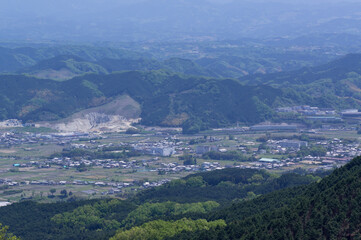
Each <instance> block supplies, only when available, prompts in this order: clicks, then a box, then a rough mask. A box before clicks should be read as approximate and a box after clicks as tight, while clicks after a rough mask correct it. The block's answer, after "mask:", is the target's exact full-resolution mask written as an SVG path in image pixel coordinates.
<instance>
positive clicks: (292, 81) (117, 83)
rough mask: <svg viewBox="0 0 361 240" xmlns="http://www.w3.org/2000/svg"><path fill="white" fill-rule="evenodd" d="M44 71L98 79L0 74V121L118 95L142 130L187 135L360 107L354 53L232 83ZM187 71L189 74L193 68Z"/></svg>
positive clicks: (63, 113)
mask: <svg viewBox="0 0 361 240" xmlns="http://www.w3.org/2000/svg"><path fill="white" fill-rule="evenodd" d="M64 59H66V60H65V61H63V60H64ZM69 59H73V60H69ZM181 62H182V61H181ZM178 63H179V61H178V60H172V61H169V62H168V64H169V65H170V66H173V68H179V67H180V66H178V65H177V64H178ZM47 64H50V65H52V64H55V65H58V64H60V66H63V65H66V66H67V67H70V68H73V69H75V70H74V71H73V72H74V73H75V72H76V71H77V69H83V70H87V69H88V70H89V69H90V71H99V72H103V73H101V74H96V73H92V74H85V75H81V76H78V77H74V78H72V79H70V80H67V81H62V82H58V81H52V80H46V79H37V78H34V77H30V76H25V75H0V82H1V86H2V88H0V99H1V101H0V119H9V118H18V119H21V120H24V121H28V122H34V121H45V120H58V119H61V118H65V117H68V116H69V115H71V114H73V113H75V112H78V111H80V110H83V109H87V108H91V107H96V106H100V105H102V104H106V103H108V102H110V101H112V100H113V99H115V98H117V97H118V96H120V95H129V96H130V97H131V98H133V99H134V100H135V101H137V102H138V103H139V104H140V105H141V110H142V111H141V116H140V117H141V118H142V123H143V124H145V125H160V126H181V127H183V130H184V131H185V132H187V133H194V132H198V131H200V130H204V129H208V128H215V127H222V126H227V125H230V124H234V123H236V122H242V123H245V124H254V123H258V122H262V121H265V120H272V119H273V118H274V117H275V112H274V109H275V108H276V107H281V106H290V105H302V104H308V105H313V106H318V107H328V108H331V107H332V108H335V109H342V108H350V107H353V108H359V101H360V100H361V94H360V91H361V90H360V89H361V55H358V54H353V55H348V56H346V57H344V58H341V59H339V60H337V61H334V62H331V63H329V64H326V65H322V66H319V67H315V68H311V69H309V70H307V69H306V70H305V69H303V70H299V71H295V72H285V73H279V74H276V75H273V74H271V75H259V76H255V77H252V78H251V77H250V78H248V79H246V78H241V79H240V80H234V79H214V78H207V77H200V76H195V75H194V76H186V75H180V74H176V73H172V72H169V71H163V70H153V71H125V72H115V73H112V74H105V72H107V70H106V68H102V67H100V66H98V65H94V64H90V65H88V64H87V63H85V65H82V64H83V62H82V59H81V58H78V57H71V56H70V58H69V56H65V57H61V56H60V57H57V58H55V59H54V62H50V63H44V66H45V67H44V68H43V69H45V68H46V66H47ZM40 66H42V65H41V64H40ZM181 66H183V65H181ZM190 66H191V68H190V69H193V67H192V66H194V65H192V64H191V65H190ZM343 66H345V67H343ZM181 68H183V67H181ZM190 71H192V70H190ZM300 81H305V82H306V83H305V84H300ZM307 82H308V83H307ZM9 89H10V91H9Z"/></svg>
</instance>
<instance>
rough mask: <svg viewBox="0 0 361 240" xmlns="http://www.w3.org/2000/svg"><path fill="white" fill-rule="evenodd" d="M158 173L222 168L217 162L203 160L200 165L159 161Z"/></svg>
mask: <svg viewBox="0 0 361 240" xmlns="http://www.w3.org/2000/svg"><path fill="white" fill-rule="evenodd" d="M161 166H162V167H161V168H158V169H157V171H158V172H160V173H164V174H167V173H180V172H198V171H212V170H220V169H224V168H225V167H222V166H221V165H220V164H219V163H218V162H204V163H202V164H200V165H180V164H179V163H176V162H175V163H161Z"/></svg>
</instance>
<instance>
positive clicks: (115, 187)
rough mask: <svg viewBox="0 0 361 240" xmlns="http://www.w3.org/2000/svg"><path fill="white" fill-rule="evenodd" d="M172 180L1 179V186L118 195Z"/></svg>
mask: <svg viewBox="0 0 361 240" xmlns="http://www.w3.org/2000/svg"><path fill="white" fill-rule="evenodd" d="M169 181H170V180H169V179H167V178H165V179H161V180H158V181H154V182H139V181H132V182H104V181H84V180H74V181H54V180H38V181H35V180H33V181H21V182H18V181H13V180H11V179H0V185H7V186H23V185H47V186H55V185H60V186H61V185H78V186H79V185H84V186H87V185H90V186H94V187H108V188H109V187H110V188H111V189H110V190H109V191H108V193H107V194H116V193H119V192H121V189H123V188H131V187H137V188H151V187H157V186H161V185H163V184H165V183H167V182H169ZM87 191H94V190H87Z"/></svg>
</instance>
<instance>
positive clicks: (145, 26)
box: [0, 0, 361, 41]
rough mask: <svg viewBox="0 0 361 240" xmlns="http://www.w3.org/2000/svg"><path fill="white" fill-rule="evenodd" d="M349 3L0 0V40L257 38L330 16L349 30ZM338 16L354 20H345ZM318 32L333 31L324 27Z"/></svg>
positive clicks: (305, 27) (355, 9)
mask: <svg viewBox="0 0 361 240" xmlns="http://www.w3.org/2000/svg"><path fill="white" fill-rule="evenodd" d="M350 2H352V1H350ZM355 2H356V3H354V4H351V3H349V4H348V3H345V1H343V0H327V1H326V0H302V1H301V0H288V1H285V0H273V1H272V0H0V40H5V39H7V40H12V39H28V40H45V39H47V40H75V41H84V40H89V41H98V40H101V41H132V40H135V41H136V40H159V39H182V38H185V37H200V36H210V37H214V38H223V39H224V38H239V37H261V38H263V37H276V36H287V35H291V36H293V35H300V34H301V35H302V34H307V32H314V31H320V29H321V30H322V31H323V29H322V26H320V24H324V23H326V22H328V21H335V20H336V21H339V22H340V24H342V26H341V25H336V28H337V27H338V26H340V27H339V29H342V28H346V29H345V31H349V30H348V29H356V30H357V29H358V28H359V24H358V22H357V21H358V20H359V18H360V16H361V5H360V4H361V3H358V2H360V1H355ZM310 5H312V7H311V6H310ZM338 19H339V20H338ZM344 19H346V20H347V21H349V20H350V19H351V20H356V22H355V21H353V22H347V23H345V20H344ZM342 21H343V22H342ZM315 27H316V28H317V29H318V30H315ZM322 31H321V32H322ZM324 31H326V32H330V31H331V32H332V31H333V30H332V28H329V26H327V28H325V29H324Z"/></svg>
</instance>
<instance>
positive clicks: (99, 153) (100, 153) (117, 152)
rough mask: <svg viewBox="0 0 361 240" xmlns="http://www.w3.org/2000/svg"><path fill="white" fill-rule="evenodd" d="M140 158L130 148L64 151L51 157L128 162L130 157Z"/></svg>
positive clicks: (137, 153)
mask: <svg viewBox="0 0 361 240" xmlns="http://www.w3.org/2000/svg"><path fill="white" fill-rule="evenodd" d="M136 156H140V153H139V152H137V151H135V150H134V149H133V148H130V147H106V148H102V149H95V150H91V149H81V148H74V149H63V151H62V152H60V153H54V154H52V155H51V156H50V157H51V158H55V157H58V158H59V157H62V158H64V157H69V158H75V159H76V158H82V159H89V160H91V159H115V160H127V159H128V158H130V157H136Z"/></svg>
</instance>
